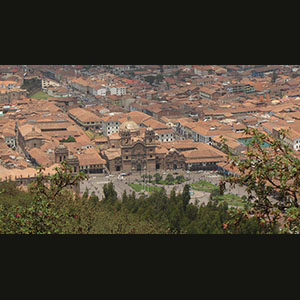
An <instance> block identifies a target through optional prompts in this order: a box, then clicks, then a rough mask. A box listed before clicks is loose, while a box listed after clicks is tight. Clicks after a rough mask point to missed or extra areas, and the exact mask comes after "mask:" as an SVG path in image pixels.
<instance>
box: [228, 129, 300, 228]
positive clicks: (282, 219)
mask: <svg viewBox="0 0 300 300" xmlns="http://www.w3.org/2000/svg"><path fill="white" fill-rule="evenodd" d="M245 133H246V134H248V135H251V141H250V143H249V144H248V146H247V150H246V153H245V154H244V157H238V156H234V155H232V153H230V151H229V152H228V161H229V163H230V165H231V166H232V167H235V168H236V169H237V170H238V171H237V172H239V176H229V177H227V178H226V179H225V181H226V182H228V183H230V184H231V185H237V184H238V185H242V186H245V187H246V191H247V193H248V196H247V199H246V201H245V206H244V208H242V209H239V210H237V209H234V210H231V217H232V218H231V220H230V221H229V222H228V223H226V224H225V227H226V229H227V232H237V231H238V230H237V229H238V228H240V227H241V224H243V222H244V221H245V220H246V219H247V220H250V219H251V220H252V221H251V222H252V223H258V224H260V226H261V230H260V232H261V233H278V232H282V233H300V218H299V217H300V208H299V203H298V197H299V191H300V172H299V171H298V170H299V168H300V160H299V159H298V158H296V157H295V154H294V151H293V149H291V148H290V147H289V146H288V145H287V144H286V143H285V142H284V140H285V139H286V138H287V137H288V135H289V132H288V131H287V130H280V132H279V137H280V138H274V137H273V136H271V135H268V134H264V133H261V132H259V131H258V130H257V129H250V128H247V129H246V130H245ZM265 143H268V144H269V147H263V145H265ZM223 148H224V149H227V150H228V149H229V148H228V147H227V145H226V140H225V139H223ZM252 218H254V219H252ZM254 220H255V221H254Z"/></svg>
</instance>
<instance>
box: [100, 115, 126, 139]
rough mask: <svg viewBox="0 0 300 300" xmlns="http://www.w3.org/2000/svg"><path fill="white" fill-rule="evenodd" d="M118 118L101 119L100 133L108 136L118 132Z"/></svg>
mask: <svg viewBox="0 0 300 300" xmlns="http://www.w3.org/2000/svg"><path fill="white" fill-rule="evenodd" d="M120 124H121V123H120V122H119V118H118V116H116V115H112V116H108V117H105V118H102V132H103V134H104V135H105V136H110V135H111V134H113V133H116V132H119V127H120Z"/></svg>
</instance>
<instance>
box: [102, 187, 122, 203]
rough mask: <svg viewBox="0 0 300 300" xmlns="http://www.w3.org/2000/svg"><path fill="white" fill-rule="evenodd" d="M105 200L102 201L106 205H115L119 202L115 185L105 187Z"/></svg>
mask: <svg viewBox="0 0 300 300" xmlns="http://www.w3.org/2000/svg"><path fill="white" fill-rule="evenodd" d="M103 193H104V198H103V199H102V201H103V203H104V204H107V203H109V204H115V203H116V202H117V200H118V194H117V192H116V191H115V189H114V184H113V183H112V182H109V183H108V184H107V183H106V184H104V186H103Z"/></svg>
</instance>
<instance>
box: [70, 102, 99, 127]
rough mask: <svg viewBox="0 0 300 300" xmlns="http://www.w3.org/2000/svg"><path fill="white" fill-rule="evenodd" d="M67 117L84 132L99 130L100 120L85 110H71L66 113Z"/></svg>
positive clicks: (77, 108)
mask: <svg viewBox="0 0 300 300" xmlns="http://www.w3.org/2000/svg"><path fill="white" fill-rule="evenodd" d="M68 115H69V117H70V118H71V119H72V120H74V121H75V122H76V123H77V124H78V125H80V126H81V127H82V128H83V129H85V130H89V129H93V130H97V129H98V130H99V129H100V128H101V121H102V120H101V118H100V117H99V116H97V115H95V114H94V113H92V112H91V111H88V110H86V109H83V108H79V107H76V108H72V109H70V110H69V111H68Z"/></svg>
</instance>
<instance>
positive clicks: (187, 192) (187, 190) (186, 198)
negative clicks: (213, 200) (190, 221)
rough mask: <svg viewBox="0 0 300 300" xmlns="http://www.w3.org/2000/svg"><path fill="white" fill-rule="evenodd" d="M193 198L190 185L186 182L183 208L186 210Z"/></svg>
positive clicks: (183, 193)
mask: <svg viewBox="0 0 300 300" xmlns="http://www.w3.org/2000/svg"><path fill="white" fill-rule="evenodd" d="M190 200H191V195H190V185H189V184H185V185H184V188H183V191H182V201H183V209H184V210H185V209H186V207H187V205H188V204H189V202H190Z"/></svg>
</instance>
